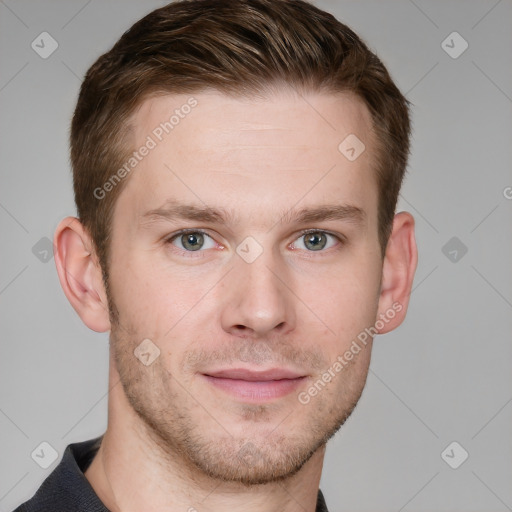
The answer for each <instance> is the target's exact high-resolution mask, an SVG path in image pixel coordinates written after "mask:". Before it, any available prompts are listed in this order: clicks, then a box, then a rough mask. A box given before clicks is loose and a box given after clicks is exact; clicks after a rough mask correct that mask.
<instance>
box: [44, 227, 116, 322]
mask: <svg viewBox="0 0 512 512" xmlns="http://www.w3.org/2000/svg"><path fill="white" fill-rule="evenodd" d="M53 243H54V247H55V264H56V266H57V273H58V275H59V280H60V284H61V286H62V289H63V290H64V293H65V295H66V297H67V298H68V300H69V302H70V303H71V305H72V306H73V308H74V310H75V311H76V312H77V313H78V315H79V316H80V318H81V319H82V321H83V322H84V324H85V325H87V327H89V328H90V329H92V330H93V331H96V332H106V331H108V330H110V320H109V314H108V303H107V298H106V293H105V287H104V284H103V279H102V272H101V267H100V265H99V263H98V261H97V259H96V258H95V253H94V249H93V248H94V244H93V242H92V239H91V237H90V236H89V234H88V232H87V231H86V230H85V229H84V227H83V225H82V224H81V222H80V221H79V220H78V219H77V218H76V217H66V218H65V219H63V220H62V221H61V222H60V223H59V225H58V226H57V229H56V230H55V235H54V241H53Z"/></svg>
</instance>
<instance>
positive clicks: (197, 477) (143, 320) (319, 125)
mask: <svg viewBox="0 0 512 512" xmlns="http://www.w3.org/2000/svg"><path fill="white" fill-rule="evenodd" d="M193 97H194V98H195V100H197V106H195V108H194V109H193V110H191V112H190V113H189V114H187V115H186V116H184V117H183V118H182V119H180V122H179V124H177V125H176V126H175V127H174V128H173V130H172V131H171V132H170V133H169V134H165V135H164V137H163V138H162V141H158V143H157V144H156V147H154V148H153V149H151V151H149V153H148V155H147V156H145V157H144V158H143V159H142V160H141V161H140V163H138V165H137V166H136V168H135V169H134V170H133V171H132V172H131V174H130V176H129V177H128V178H126V179H127V180H128V181H127V183H126V188H125V189H124V190H123V191H122V193H121V194H120V196H119V199H118V201H117V203H116V206H115V211H114V217H113V226H112V227H113V230H112V233H113V234H112V239H111V260H110V261H111V265H110V268H109V271H110V276H109V282H110V289H111V296H110V301H111V303H110V308H111V309H113V308H115V310H116V312H117V314H118V321H117V322H114V321H113V317H112V316H111V315H109V308H108V306H109V304H108V300H107V296H106V293H105V288H104V286H103V283H102V280H101V271H100V268H99V265H98V263H97V259H96V258H95V254H94V250H93V244H92V242H91V240H90V238H89V237H88V235H87V232H86V231H85V230H84V229H83V227H82V226H81V224H80V222H79V221H78V220H77V219H74V218H71V217H69V218H67V219H64V220H63V221H62V222H61V224H60V225H59V227H58V229H57V232H56V235H55V243H56V246H57V248H58V249H57V255H56V258H55V259H56V262H57V267H58V271H59V277H60V279H61V283H62V286H63V289H64V291H65V293H66V295H67V297H68V298H69V300H70V302H71V304H72V305H73V307H74V308H75V309H76V311H77V312H78V313H79V315H80V316H81V318H82V320H83V321H84V322H85V324H86V325H88V326H89V327H90V328H91V329H93V330H96V331H107V330H110V331H111V333H110V346H111V360H110V395H109V418H108V429H107V432H106V434H105V438H104V441H103V443H102V446H101V448H100V450H99V452H98V455H97V456H96V458H95V459H94V461H93V463H92V464H91V466H90V468H89V469H88V471H87V472H86V477H87V478H88V480H89V481H90V483H91V485H92V486H93V488H94V489H95V491H96V492H97V494H98V495H99V497H100V498H101V499H102V501H103V502H104V503H105V504H106V506H107V507H108V508H109V509H110V510H112V511H118V510H119V511H120V510H122V511H123V512H126V511H131V510H134V511H135V510H146V511H152V510H162V509H164V508H165V509H168V510H174V509H176V510H178V509H182V510H187V509H188V508H189V507H195V508H197V510H212V511H214V510H225V509H226V507H235V508H236V509H237V510H241V509H244V510H266V511H269V510H276V511H277V510H280V511H284V510H307V511H313V510H314V509H315V503H316V494H317V492H318V485H319V481H320V475H321V470H322V462H323V457H324V449H325V443H326V441H327V440H328V439H329V438H330V437H331V436H332V435H333V434H334V433H335V432H336V430H337V429H338V428H339V427H340V426H341V425H342V424H343V422H344V421H345V420H346V418H347V417H348V416H349V415H350V413H351V412H352V410H353V408H354V407H355V405H356V403H357V401H358V399H359V397H360V395H361V393H362V390H363V388H364V384H365V381H366V375H367V372H368V366H369V363H370V354H371V345H372V343H371V340H369V342H368V343H367V345H366V347H364V348H363V349H362V350H361V351H360V352H359V353H357V355H355V356H354V357H353V359H351V360H350V361H349V362H348V363H347V365H346V366H344V367H343V369H342V370H341V371H339V372H336V373H335V376H334V377H332V380H331V381H330V382H329V383H328V384H327V385H326V386H324V387H322V388H321V390H320V391H319V392H318V393H317V394H316V395H315V396H313V397H311V400H310V401H309V402H308V403H307V404H303V403H301V402H300V401H299V400H298V394H299V393H300V392H304V391H306V390H308V389H310V388H311V386H312V384H314V383H315V382H316V381H317V380H318V379H319V378H321V375H322V373H323V372H325V371H326V370H328V368H330V367H331V368H332V365H333V363H334V362H335V361H336V360H337V358H338V357H339V356H340V355H343V354H344V353H345V352H346V350H348V349H349V348H350V346H351V343H352V342H353V340H355V339H356V337H357V336H358V334H359V333H361V332H362V331H364V329H365V328H369V327H371V326H374V325H375V322H376V320H377V319H378V318H379V315H381V316H380V318H382V315H386V312H388V311H390V310H391V309H394V308H393V306H392V305H393V304H399V305H400V306H401V308H400V311H399V312H396V311H395V314H394V315H393V318H391V319H388V321H387V322H386V323H385V325H384V327H382V328H381V329H379V331H380V333H384V332H388V331H390V330H392V329H394V328H396V327H397V326H398V325H399V324H400V323H401V322H402V321H403V319H404V317H405V313H406V310H407V305H408V299H409V294H410V291H411V285H412V280H413V276H414V272H415V269H416V263H417V252H416V245H415V241H414V220H413V218H412V216H411V215H410V214H408V213H406V212H402V213H399V214H397V215H396V216H395V221H394V225H393V232H392V235H391V239H390V242H389V244H388V248H387V251H386V255H385V258H384V260H383V259H382V257H381V253H380V248H379V243H378V231H377V186H376V181H375V176H374V174H373V170H372V167H371V165H372V162H373V160H372V158H373V156H374V153H373V150H372V148H373V140H372V137H373V134H372V131H371V120H370V116H369V113H368V111H367V109H366V107H365V106H364V105H363V104H362V103H361V102H360V101H359V100H358V99H357V98H354V97H353V96H350V95H331V94H321V93H318V94H309V95H307V96H305V97H302V96H299V95H297V94H295V93H294V92H293V91H292V90H288V89H283V90H281V91H279V92H277V93H273V94H272V95H271V96H269V97H267V98H265V99H262V98H260V99H256V98H251V99H240V98H238V99H235V98H231V97H227V96H225V95H223V94H220V93H217V92H208V93H207V92H203V93H198V94H194V95H193ZM189 99H190V96H188V95H165V96H161V97H157V98H152V99H148V100H146V101H145V102H144V103H143V104H142V105H141V107H140V108H139V110H138V111H137V113H136V114H135V116H134V118H133V126H134V140H133V143H134V148H138V147H140V146H141V145H142V144H144V141H145V140H147V139H146V138H147V136H148V135H150V134H152V133H153V130H154V129H155V127H157V126H158V125H159V124H160V123H161V122H163V121H164V120H167V119H169V117H170V115H172V112H173V111H174V110H175V109H176V108H180V106H181V105H183V104H185V103H186V102H187V101H188V100H189ZM349 134H356V135H357V136H358V138H359V139H360V140H362V141H363V142H364V144H365V146H366V149H365V151H364V152H363V153H362V154H361V155H360V156H359V157H358V158H357V159H356V160H355V161H349V160H348V159H347V158H346V157H345V156H344V155H343V154H342V153H341V152H340V151H339V150H338V146H339V144H340V142H341V141H343V140H344V139H345V137H346V136H347V135H349ZM177 203H180V204H186V205H193V206H196V207H198V208H205V207H209V208H214V209H217V210H219V211H221V212H222V213H224V215H225V218H224V219H209V220H205V219H202V220H198V219H196V220H193V219H186V220H185V219H181V218H176V217H172V216H171V217H169V218H167V217H166V216H165V215H163V210H164V209H165V208H168V207H175V206H176V204H177ZM340 205H345V206H352V207H357V208H358V209H359V210H360V211H362V212H363V215H361V216H360V217H356V216H349V217H345V218H341V219H340V218H338V219H321V220H312V219H309V220H308V219H306V220H302V221H300V222H298V221H297V220H295V217H294V214H295V213H296V212H297V211H299V210H302V209H312V208H319V207H325V206H329V207H332V206H340ZM148 212H153V213H148ZM182 229H190V230H201V231H203V232H204V233H206V234H204V235H202V236H203V239H202V240H203V242H204V245H202V246H201V243H200V239H199V243H198V238H197V234H196V238H194V237H192V239H190V238H187V237H182V236H181V235H180V234H177V233H178V232H179V231H180V230H182ZM303 230H311V231H314V232H315V233H316V238H315V236H314V235H311V234H309V235H306V236H304V234H303V233H302V231H303ZM200 236H201V235H200ZM312 236H313V239H311V237H312ZM247 237H252V238H251V239H249V242H248V240H247ZM310 239H311V240H312V242H316V244H315V243H312V242H308V240H310ZM190 240H192V241H193V242H196V243H195V245H194V244H192V245H188V244H187V241H190ZM254 241H256V243H255V242H254ZM184 244H185V245H184ZM323 244H325V246H324V245H323ZM197 245H200V246H201V248H200V250H196V251H193V250H188V251H187V250H186V249H187V247H191V246H193V247H197ZM318 246H320V248H318ZM237 248H238V250H239V252H237ZM240 248H242V249H245V250H246V252H245V253H244V252H240ZM315 249H317V250H315ZM247 251H248V252H247ZM245 254H249V255H250V256H255V255H257V257H256V258H255V259H254V261H252V262H250V263H248V262H247V261H246V259H244V257H242V256H241V255H245ZM145 339H149V340H151V343H152V344H153V345H151V347H153V349H154V347H158V350H159V351H160V352H159V355H158V357H156V359H155V360H154V361H153V362H152V363H151V364H150V365H148V366H146V365H145V364H143V363H142V362H141V361H140V360H139V359H138V358H137V357H135V355H134V351H136V349H137V347H138V346H139V345H140V343H141V342H142V341H143V340H145ZM146 343H147V342H146ZM153 349H152V350H153ZM232 368H243V369H247V370H251V371H256V372H258V371H264V370H269V369H276V368H277V369H283V368H285V369H287V370H289V371H293V372H294V373H295V374H297V375H300V376H301V379H300V380H299V381H297V383H296V384H295V385H294V388H293V390H292V391H291V392H290V393H288V394H285V395H284V396H276V397H268V396H263V397H262V396H260V395H257V394H256V395H253V394H251V393H249V394H248V395H247V396H240V395H233V394H232V393H230V392H228V391H226V390H225V389H222V388H220V387H218V386H216V385H213V384H212V380H211V379H209V378H208V377H206V375H210V374H212V373H215V372H217V371H219V370H225V369H232ZM173 507H175V508H173Z"/></svg>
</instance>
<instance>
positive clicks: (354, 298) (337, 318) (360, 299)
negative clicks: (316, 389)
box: [308, 262, 380, 351]
mask: <svg viewBox="0 0 512 512" xmlns="http://www.w3.org/2000/svg"><path fill="white" fill-rule="evenodd" d="M365 265H366V266H365ZM373 267H374V270H373V271H372V266H371V265H370V264H369V263H368V262H365V263H362V264H361V266H358V267H357V268H356V267H354V266H352V267H350V268H348V267H347V268H345V269H344V270H343V271H340V272H339V273H337V274H334V275H331V276H329V279H326V280H324V286H322V289H321V290H319V289H318V287H317V288H316V290H317V292H316V293H314V294H310V299H309V302H308V305H309V306H310V308H311V310H312V311H314V312H316V313H317V314H318V317H319V318H321V319H322V321H323V323H324V324H325V335H326V339H332V340H333V344H334V345H335V347H333V350H338V351H339V350H341V349H343V347H344V346H345V345H347V344H348V345H350V342H351V341H352V339H354V338H356V337H357V335H358V334H359V333H360V332H361V331H363V330H364V329H365V328H367V327H370V326H372V325H373V324H374V322H375V319H376V315H377V310H378V298H379V283H380V274H379V271H378V268H377V267H375V265H373Z"/></svg>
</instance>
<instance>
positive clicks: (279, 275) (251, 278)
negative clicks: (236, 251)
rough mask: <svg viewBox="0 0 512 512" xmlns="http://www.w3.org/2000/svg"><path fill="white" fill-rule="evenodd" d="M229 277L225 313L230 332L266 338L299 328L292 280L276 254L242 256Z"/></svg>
mask: <svg viewBox="0 0 512 512" xmlns="http://www.w3.org/2000/svg"><path fill="white" fill-rule="evenodd" d="M226 278H227V279H228V280H229V281H228V282H226V283H224V294H223V295H224V297H223V299H224V302H223V304H224V306H223V310H222V316H221V323H222V328H223V329H224V330H225V331H226V332H228V333H230V334H233V335H236V336H241V337H253V338H262V337H268V336H270V335H273V334H277V333H279V334H281V335H282V334H286V333H287V332H289V331H291V330H293V329H294V328H295V318H296V317H295V314H296V312H295V306H294V301H293V299H294V295H293V292H292V283H291V282H290V280H289V277H288V276H287V273H286V269H285V268H283V267H279V266H278V265H277V263H276V262H275V261H273V259H272V257H265V256H264V255H261V256H260V257H259V258H258V259H257V260H256V261H253V262H252V263H247V262H245V261H243V260H242V259H241V258H239V259H238V261H236V263H235V268H234V269H233V271H231V272H229V274H228V275H227V276H226Z"/></svg>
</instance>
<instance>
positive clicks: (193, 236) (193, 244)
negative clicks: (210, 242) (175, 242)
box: [181, 233, 204, 251]
mask: <svg viewBox="0 0 512 512" xmlns="http://www.w3.org/2000/svg"><path fill="white" fill-rule="evenodd" d="M181 243H182V244H183V247H185V249H187V250H189V251H197V250H199V249H201V247H202V246H203V243H204V237H203V235H202V234H201V233H186V234H185V235H182V237H181Z"/></svg>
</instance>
